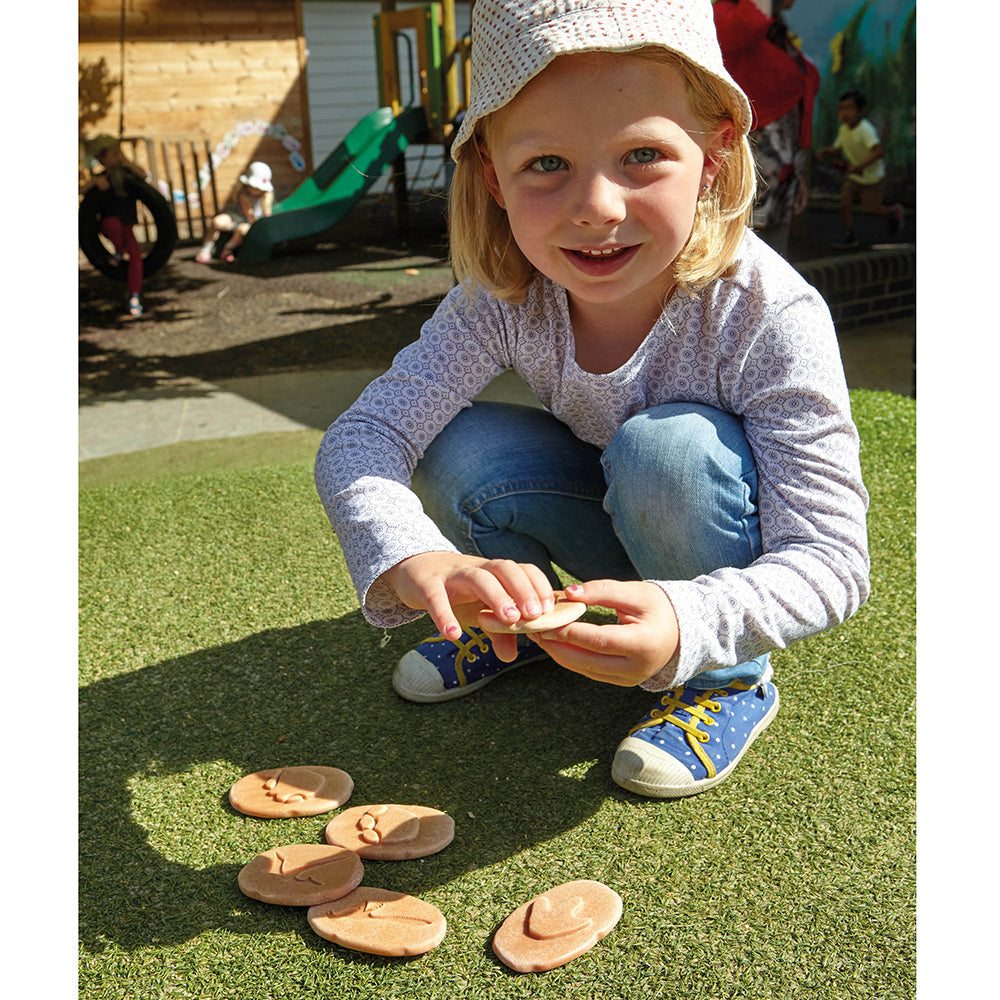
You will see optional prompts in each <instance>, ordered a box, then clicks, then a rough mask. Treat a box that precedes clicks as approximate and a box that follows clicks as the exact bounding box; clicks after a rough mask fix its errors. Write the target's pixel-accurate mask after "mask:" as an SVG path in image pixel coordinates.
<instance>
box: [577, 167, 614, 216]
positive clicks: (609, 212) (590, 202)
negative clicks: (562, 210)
mask: <svg viewBox="0 0 1000 1000" xmlns="http://www.w3.org/2000/svg"><path fill="white" fill-rule="evenodd" d="M574 215H575V218H574V221H575V222H576V224H577V225H579V226H594V227H607V226H614V225H617V224H618V223H619V222H621V221H623V220H624V218H625V215H626V208H625V189H624V188H623V187H622V186H621V184H619V183H618V181H616V180H615V178H613V177H609V176H608V175H607V174H606V173H603V172H600V171H595V172H593V173H591V174H587V175H585V176H583V177H581V178H580V179H579V184H578V194H577V199H576V206H575V212H574Z"/></svg>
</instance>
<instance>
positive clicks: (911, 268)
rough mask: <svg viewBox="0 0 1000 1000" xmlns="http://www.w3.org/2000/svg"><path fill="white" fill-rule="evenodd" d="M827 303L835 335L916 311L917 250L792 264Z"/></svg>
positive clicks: (872, 253)
mask: <svg viewBox="0 0 1000 1000" xmlns="http://www.w3.org/2000/svg"><path fill="white" fill-rule="evenodd" d="M795 267H796V270H798V272H799V273H800V274H801V275H802V276H803V277H804V278H805V279H806V281H808V282H809V284H811V285H813V286H814V287H815V288H816V289H817V291H819V293H820V294H821V295H822V296H823V298H824V299H826V302H827V305H829V307H830V312H831V314H832V315H833V322H834V325H835V326H836V327H837V329H838V330H850V329H852V328H853V327H857V326H867V325H869V324H872V323H884V322H889V321H890V320H896V319H901V318H903V317H906V316H913V315H915V314H916V311H917V251H916V248H915V247H913V246H906V245H901V246H900V247H899V248H898V249H892V250H888V249H886V250H870V251H864V252H861V253H852V254H844V255H841V256H837V257H821V258H819V259H814V260H807V261H801V262H798V263H796V265H795Z"/></svg>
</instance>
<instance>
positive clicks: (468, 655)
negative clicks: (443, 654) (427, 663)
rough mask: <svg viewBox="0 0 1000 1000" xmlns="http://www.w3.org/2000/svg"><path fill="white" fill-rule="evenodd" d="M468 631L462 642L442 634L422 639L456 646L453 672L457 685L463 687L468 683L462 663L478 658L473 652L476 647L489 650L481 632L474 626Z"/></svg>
mask: <svg viewBox="0 0 1000 1000" xmlns="http://www.w3.org/2000/svg"><path fill="white" fill-rule="evenodd" d="M468 632H469V641H468V642H463V641H462V640H461V639H446V638H445V637H444V636H443V635H435V636H431V637H430V638H429V639H425V640H424V642H450V643H452V644H453V645H455V646H457V647H458V653H457V654H456V655H455V673H456V674H457V675H458V686H459V687H465V686H466V684H468V681H467V680H466V679H465V671H464V670H463V669H462V664H463V663H475V662H476V660H478V659H479V657H478V656H477V655H476V653H475V649H478V650H479V652H480V653H488V652H489V651H490V644H489V642H488V641H487V640H486V639H485V638H484V636H483V634H482V632H477V631H476V630H475V629H474V628H470V629H469V630H468Z"/></svg>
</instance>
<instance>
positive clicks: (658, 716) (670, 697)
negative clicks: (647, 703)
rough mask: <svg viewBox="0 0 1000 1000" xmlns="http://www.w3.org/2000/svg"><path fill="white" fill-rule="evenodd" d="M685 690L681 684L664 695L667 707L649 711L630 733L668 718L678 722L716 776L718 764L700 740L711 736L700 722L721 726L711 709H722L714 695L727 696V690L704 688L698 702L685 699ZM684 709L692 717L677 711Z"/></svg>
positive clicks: (705, 741) (687, 738)
mask: <svg viewBox="0 0 1000 1000" xmlns="http://www.w3.org/2000/svg"><path fill="white" fill-rule="evenodd" d="M683 693H684V688H679V689H678V690H676V691H668V692H667V693H666V694H665V695H664V696H663V697H662V698H661V699H660V704H661V705H662V706H663V709H662V710H661V709H659V708H654V709H653V711H652V712H650V713H649V718H648V719H643V720H642V722H640V723H639V724H638V725H637V726H635V727H634V728H633V729H631V730H630V731H629V736H631V735H632V734H633V733H637V732H638V731H639V730H640V729H645V728H646V727H647V726H659V725H661V724H662V723H664V722H669V723H671V724H672V725H675V726H677V727H678V728H679V729H682V730H684V735H685V739H686V740H687V742H688V745H689V746H690V747H691V749H692V750H693V751H694V752H695V754H696V756H697V757H698V759H699V760H700V761H701V762H702V764H704V765H705V770H706V771H707V772H708V777H710V778H714V777H715V774H716V771H715V765H714V764H713V763H712V761H711V760H710V759H709V757H708V754H706V753H705V751H704V750H702V748H701V746H700V745H699V744H701V743H707V742H708V741H709V740H710V739H711V736H709V734H708V733H706V732H705V730H703V729H699V728H698V726H699V724H703V725H705V726H717V725H718V722H717V721H716V720H715V719H714V718H713V717H712V716H711V715H709V714H708V713H709V712H716V713H718V712H721V711H722V706H721V705H720V704H719V703H718V702H717V701H713V700H712V695H714V694H720V695H723V696H725V695H726V694H727V692H726V691H723V690H720V689H714V690H709V691H701V692H699V693H698V694H697V695H695V697H694V704H693V705H689V704H687V702H683V701H681V697H680V696H681V695H682V694H683ZM677 709H680V710H681V711H682V712H687V713H688V715H690V716H691V720H692V721H690V722H689V721H688V720H687V719H682V718H679V717H678V716H676V715H674V712H675V711H677Z"/></svg>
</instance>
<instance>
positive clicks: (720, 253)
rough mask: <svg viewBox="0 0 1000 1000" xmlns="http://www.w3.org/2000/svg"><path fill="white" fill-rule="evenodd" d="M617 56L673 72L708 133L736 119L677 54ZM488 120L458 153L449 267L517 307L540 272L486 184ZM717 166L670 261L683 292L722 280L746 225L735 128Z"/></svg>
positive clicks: (751, 178)
mask: <svg viewBox="0 0 1000 1000" xmlns="http://www.w3.org/2000/svg"><path fill="white" fill-rule="evenodd" d="M619 54H626V55H632V56H639V57H641V58H644V59H650V60H652V61H655V62H659V63H661V64H666V65H670V66H673V67H674V68H675V69H676V70H677V71H678V72H679V73H680V74H681V76H682V77H683V79H684V85H685V91H686V94H687V99H688V103H689V104H690V106H691V110H692V112H693V113H694V115H695V117H696V118H697V119H698V120H699V121H700V122H702V123H703V124H704V125H705V127H706V130H707V131H714V130H715V129H717V128H718V127H719V126H721V125H722V124H723V123H724V122H726V121H730V122H739V121H740V120H741V117H742V114H741V111H740V109H739V108H738V107H736V105H735V101H734V95H733V92H732V90H731V89H730V88H729V87H727V86H726V85H725V84H723V83H722V81H720V80H717V79H716V78H715V77H713V76H711V75H710V74H708V73H705V72H703V71H702V70H700V69H699V68H698V67H696V66H694V65H693V64H692V63H690V62H689V61H688V60H687V59H685V58H684V57H683V56H682V55H680V54H679V53H677V52H674V51H672V50H670V49H665V48H662V47H659V46H648V47H646V48H642V49H636V50H633V51H631V52H628V53H619ZM491 117H492V116H487V117H485V118H483V119H482V120H481V121H480V122H478V123H477V125H476V131H475V135H474V136H472V137H471V141H469V142H466V143H465V144H464V145H463V146H462V147H461V149H459V150H458V153H457V158H456V164H455V174H454V177H453V179H452V185H451V193H450V196H449V197H450V223H449V228H450V244H451V265H452V268H453V269H454V272H455V276H456V277H457V278H458V280H459V282H461V283H462V284H464V285H465V286H466V287H467V288H469V289H470V290H472V289H475V288H477V287H482V288H483V289H485V290H486V291H488V292H489V293H491V294H492V295H494V296H496V297H497V298H499V299H502V300H504V301H507V302H512V303H518V302H521V301H523V299H524V295H525V292H526V291H527V289H528V286H529V285H530V284H531V283H532V282H533V281H534V280H535V278H536V277H537V275H538V272H537V270H536V269H535V267H534V265H532V264H531V263H530V262H529V261H528V259H527V258H526V257H525V256H524V254H522V253H521V251H520V249H519V248H518V246H517V244H516V243H515V242H514V237H513V235H512V233H511V230H510V224H509V222H508V220H507V214H506V212H504V210H503V209H502V208H500V206H499V205H498V204H497V203H496V201H495V200H494V198H493V196H492V195H491V194H490V192H489V190H488V189H487V187H486V183H485V181H484V179H483V167H484V163H483V151H484V150H488V149H489V138H490V131H491V130H490V118H491ZM717 162H718V163H719V164H720V167H719V172H718V174H717V175H716V178H715V182H714V183H713V185H712V188H711V190H710V191H709V192H708V193H707V194H703V195H702V196H701V197H700V198H699V199H698V204H697V207H696V209H695V216H694V225H693V226H692V229H691V235H690V236H689V237H688V241H687V243H686V244H685V245H684V249H683V250H681V252H680V253H679V254H678V255H677V258H676V259H675V260H674V265H673V267H674V281H675V282H676V286H677V288H678V289H679V290H680V291H682V292H685V291H689V292H694V291H698V290H700V289H702V288H704V287H705V286H706V285H707V284H708V283H709V282H711V281H714V280H715V279H716V278H719V277H722V276H723V275H724V274H725V273H726V272H727V271H728V270H729V269H730V267H731V266H732V264H733V262H734V261H735V259H736V254H737V252H738V251H739V247H740V243H741V242H742V240H743V233H744V230H745V229H746V227H747V226H748V225H749V224H750V219H751V213H752V209H753V202H754V197H755V195H756V190H757V173H756V167H755V164H754V158H753V153H752V151H751V149H750V143H749V141H748V139H747V137H746V135H744V134H743V133H742V131H740V130H739V128H738V126H737V135H736V136H735V137H734V138H733V140H732V142H731V143H730V144H729V146H728V148H726V149H724V150H722V151H721V152H720V153H719V154H718V159H717Z"/></svg>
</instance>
